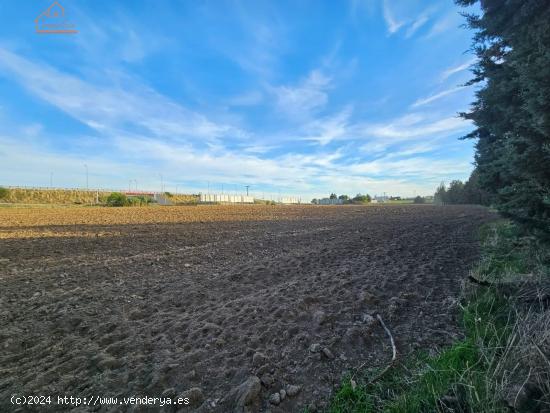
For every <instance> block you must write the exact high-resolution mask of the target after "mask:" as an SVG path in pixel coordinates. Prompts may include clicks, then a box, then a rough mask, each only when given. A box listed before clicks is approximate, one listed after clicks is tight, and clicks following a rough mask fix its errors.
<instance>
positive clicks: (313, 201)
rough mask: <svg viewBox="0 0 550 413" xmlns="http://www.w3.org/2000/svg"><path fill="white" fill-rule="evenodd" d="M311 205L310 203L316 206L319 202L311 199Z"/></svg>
mask: <svg viewBox="0 0 550 413" xmlns="http://www.w3.org/2000/svg"><path fill="white" fill-rule="evenodd" d="M311 203H312V204H318V203H319V201H318V200H317V198H313V199H312V200H311Z"/></svg>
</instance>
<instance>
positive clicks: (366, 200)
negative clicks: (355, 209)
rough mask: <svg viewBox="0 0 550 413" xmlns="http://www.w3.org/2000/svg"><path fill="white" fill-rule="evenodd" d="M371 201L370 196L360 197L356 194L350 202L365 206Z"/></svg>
mask: <svg viewBox="0 0 550 413" xmlns="http://www.w3.org/2000/svg"><path fill="white" fill-rule="evenodd" d="M370 201H371V197H370V195H368V194H367V195H361V194H357V195H355V197H354V198H353V199H352V202H354V203H356V204H367V203H369V202H370Z"/></svg>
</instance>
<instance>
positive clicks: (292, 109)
mask: <svg viewBox="0 0 550 413" xmlns="http://www.w3.org/2000/svg"><path fill="white" fill-rule="evenodd" d="M330 82H331V79H330V78H329V77H328V76H325V75H324V74H323V73H322V72H321V71H319V70H313V71H311V72H310V74H309V75H308V77H307V78H306V79H304V80H303V81H302V82H301V83H300V84H299V85H297V86H279V87H276V88H273V89H272V91H273V93H274V94H275V96H276V99H277V107H278V108H279V110H281V111H282V112H285V113H286V114H288V115H290V116H291V117H295V118H303V117H307V116H309V115H311V114H312V113H313V112H316V111H317V110H319V109H321V108H323V107H324V106H325V105H326V104H327V102H328V94H327V90H328V89H329V87H330Z"/></svg>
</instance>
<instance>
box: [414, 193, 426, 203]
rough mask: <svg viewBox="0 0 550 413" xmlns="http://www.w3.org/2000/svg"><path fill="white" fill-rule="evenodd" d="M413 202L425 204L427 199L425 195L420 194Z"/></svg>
mask: <svg viewBox="0 0 550 413" xmlns="http://www.w3.org/2000/svg"><path fill="white" fill-rule="evenodd" d="M413 202H414V203H415V204H425V203H426V200H425V199H424V198H423V197H421V196H420V195H418V196H417V197H416V198H414V201H413Z"/></svg>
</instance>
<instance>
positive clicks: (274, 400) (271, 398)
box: [269, 393, 281, 406]
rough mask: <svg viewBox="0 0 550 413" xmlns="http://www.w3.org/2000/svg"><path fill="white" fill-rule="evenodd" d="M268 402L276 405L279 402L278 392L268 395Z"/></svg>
mask: <svg viewBox="0 0 550 413" xmlns="http://www.w3.org/2000/svg"><path fill="white" fill-rule="evenodd" d="M269 403H271V404H274V405H275V406H278V405H279V404H280V403H281V395H280V394H279V393H273V394H272V395H271V396H269Z"/></svg>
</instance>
